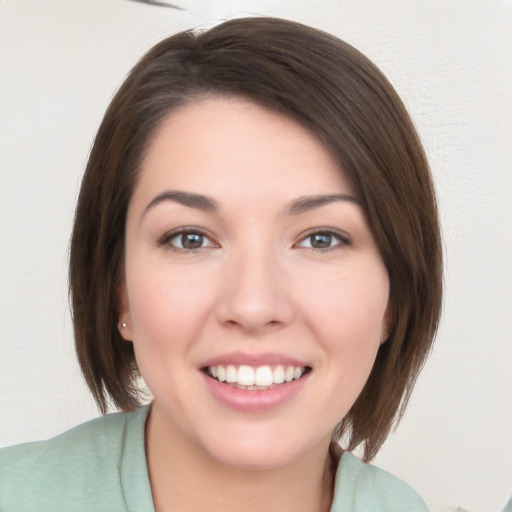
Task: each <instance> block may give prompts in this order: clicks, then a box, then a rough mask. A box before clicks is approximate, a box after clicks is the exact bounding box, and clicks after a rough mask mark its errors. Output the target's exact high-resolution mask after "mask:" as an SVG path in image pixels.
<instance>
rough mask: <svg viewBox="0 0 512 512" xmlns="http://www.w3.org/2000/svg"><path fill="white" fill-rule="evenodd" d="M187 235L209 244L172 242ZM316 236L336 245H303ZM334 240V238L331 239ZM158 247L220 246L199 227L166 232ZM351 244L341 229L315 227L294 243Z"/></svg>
mask: <svg viewBox="0 0 512 512" xmlns="http://www.w3.org/2000/svg"><path fill="white" fill-rule="evenodd" d="M186 235H198V236H199V237H202V242H203V243H204V241H209V243H208V244H207V245H201V246H200V247H192V248H186V247H183V238H182V239H181V245H182V246H181V247H179V246H177V245H175V244H173V243H171V242H172V241H173V240H174V239H177V238H178V237H183V236H186ZM314 236H327V237H331V239H335V241H336V243H335V244H334V245H329V246H328V247H313V246H312V244H311V242H310V245H302V244H303V243H304V242H305V241H306V240H308V239H309V240H310V241H311V239H312V237H314ZM330 241H332V240H330ZM156 245H157V246H158V247H161V246H164V245H165V246H168V247H169V248H170V249H171V250H173V251H175V252H178V253H194V252H198V251H200V250H202V249H205V248H209V247H216V246H218V245H217V244H216V243H215V242H213V241H212V239H211V237H210V236H209V235H207V234H206V233H205V232H204V231H202V230H200V229H197V228H180V229H177V230H175V231H171V232H169V233H166V234H165V235H163V236H162V237H161V238H160V239H159V240H158V241H157V244H156ZM348 245H350V239H349V237H348V236H347V235H346V234H343V233H340V232H339V231H336V230H333V229H315V230H313V231H310V232H308V233H306V234H305V235H304V236H302V238H301V239H300V240H299V241H298V242H297V243H296V244H294V246H295V247H302V248H304V249H308V250H311V251H313V252H320V253H321V252H327V251H332V250H336V249H339V248H340V247H343V246H348Z"/></svg>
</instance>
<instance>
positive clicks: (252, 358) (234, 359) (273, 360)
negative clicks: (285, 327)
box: [199, 352, 311, 368]
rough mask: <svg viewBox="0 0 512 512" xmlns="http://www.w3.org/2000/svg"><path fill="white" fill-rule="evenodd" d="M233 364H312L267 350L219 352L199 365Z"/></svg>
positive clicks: (202, 366) (255, 365)
mask: <svg viewBox="0 0 512 512" xmlns="http://www.w3.org/2000/svg"><path fill="white" fill-rule="evenodd" d="M228 364H232V365H235V366H241V365H247V366H253V367H258V366H265V365H268V366H276V365H283V366H299V367H306V366H311V365H308V364H307V363H306V362H305V361H301V360H300V359H296V358H294V357H290V356H287V355H285V354H280V353H277V352H266V353H262V354H246V353H243V352H229V353H225V354H219V355H217V356H214V357H211V358H209V359H207V360H205V361H203V362H202V363H201V364H200V365H199V367H200V368H206V367H209V366H217V365H223V366H224V365H228Z"/></svg>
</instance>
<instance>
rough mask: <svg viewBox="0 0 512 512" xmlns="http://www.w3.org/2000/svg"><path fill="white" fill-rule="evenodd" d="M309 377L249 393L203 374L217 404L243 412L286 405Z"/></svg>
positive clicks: (304, 376) (307, 375) (266, 409)
mask: <svg viewBox="0 0 512 512" xmlns="http://www.w3.org/2000/svg"><path fill="white" fill-rule="evenodd" d="M309 375H310V373H307V374H306V375H303V376H302V377H301V378H300V379H297V380H293V381H291V382H287V383H285V384H278V385H277V386H275V387H273V388H271V389H265V390H262V391H249V390H246V389H238V388H235V387H233V386H230V385H229V384H224V383H222V382H219V381H218V380H215V379H212V378H211V377H208V375H206V374H204V373H203V377H204V380H205V383H206V386H207V387H208V389H209V390H210V392H211V393H212V395H213V396H214V397H215V398H216V399H217V400H218V401H219V402H221V403H222V404H223V405H226V406H227V407H229V408H231V409H236V410H238V411H243V412H260V411H268V410H271V409H275V408H277V407H280V406H281V405H284V404H286V403H287V402H289V401H290V400H292V399H293V397H294V396H295V395H296V394H297V393H299V391H300V390H301V389H302V387H303V386H304V384H305V383H306V381H307V380H308V378H309Z"/></svg>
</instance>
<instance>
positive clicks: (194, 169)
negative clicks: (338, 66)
mask: <svg viewBox="0 0 512 512" xmlns="http://www.w3.org/2000/svg"><path fill="white" fill-rule="evenodd" d="M164 189H180V190H186V191H191V192H197V193H207V194H208V195H212V196H214V197H220V198H222V197H225V196H227V195H228V193H231V195H235V196H236V195H237V194H238V196H248V195H250V196H251V197H256V196H259V197H260V199H261V200H264V199H265V197H267V199H268V198H269V197H270V196H274V195H278V196H279V195H280V196H282V198H283V199H284V200H286V199H288V200H290V199H293V198H295V197H297V196H299V195H304V194H308V195H312V194H326V193H353V191H352V188H351V187H350V184H349V182H348V180H347V178H346V177H345V175H344V173H343V172H342V169H341V167H340V166H339V164H338V163H337V161H336V160H335V158H334V157H333V156H332V154H331V153H330V152H329V151H328V150H327V149H326V148H325V146H324V145H323V144H322V143H321V142H320V141H319V139H318V138H317V137H316V136H315V135H314V134H312V133H311V132H310V131H309V130H308V129H307V128H305V127H304V126H302V125H301V124H299V123H298V122H296V121H295V120H293V119H291V117H289V116H286V115H284V114H281V113H277V112H274V111H271V110H269V109H266V108H264V107H262V106H260V105H258V104H256V103H253V102H251V101H249V100H245V99H241V98H231V97H229V98H225V97H209V98H203V99H200V100H197V101H193V102H190V103H188V104H186V105H185V106H182V107H180V108H179V109H177V110H175V111H173V112H172V113H171V114H169V115H168V116H167V118H165V119H164V121H163V122H162V123H161V125H160V126H159V128H158V129H157V131H156V133H155V135H154V136H153V138H152V139H151V141H150V144H149V145H148V150H147V152H146V155H145V158H144V160H143V162H142V166H141V171H140V176H139V179H138V184H137V187H136V190H135V193H134V196H136V195H141V194H142V195H144V196H146V197H145V199H146V200H150V199H151V197H150V196H151V195H156V194H158V193H161V192H162V191H163V190H164Z"/></svg>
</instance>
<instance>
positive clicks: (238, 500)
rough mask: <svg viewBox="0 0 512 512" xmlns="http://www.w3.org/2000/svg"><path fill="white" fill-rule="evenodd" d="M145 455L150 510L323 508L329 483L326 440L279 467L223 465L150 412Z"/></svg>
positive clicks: (318, 511) (323, 511)
mask: <svg viewBox="0 0 512 512" xmlns="http://www.w3.org/2000/svg"><path fill="white" fill-rule="evenodd" d="M146 453H147V459H148V468H149V476H150V481H151V490H152V493H153V502H154V506H155V510H156V512H168V511H170V510H173V511H180V510H186V511H191V512H192V511H193V512H195V511H198V512H199V511H201V512H202V511H204V510H208V511H209V512H221V511H222V512H225V511H226V510H237V512H253V511H254V512H255V511H258V512H259V511H261V510H265V511H266V512H274V511H275V512H292V511H296V510H301V511H305V512H306V511H307V512H328V511H329V510H330V506H331V502H332V494H333V485H334V471H335V468H333V462H332V459H331V457H330V456H329V440H326V441H325V442H323V443H321V444H320V445H319V446H317V447H315V448H314V449H313V450H310V451H309V452H307V453H305V454H303V455H301V456H300V457H298V458H297V459H296V460H294V461H293V462H291V463H290V464H286V465H284V466H283V467H276V468H270V469H269V468H265V469H246V468H238V467H232V466H227V465H225V464H222V463H221V462H219V461H217V460H215V459H213V458H212V457H209V456H208V455H207V454H205V453H204V452H203V451H201V450H198V449H197V448H196V447H193V446H191V445H190V444H189V443H187V442H186V441H185V442H184V440H183V438H182V437H181V436H179V435H177V433H176V432H169V431H168V430H166V429H165V428H164V427H163V426H162V425H160V424H159V423H158V422H156V421H152V418H151V415H150V418H149V420H148V425H147V429H146Z"/></svg>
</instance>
